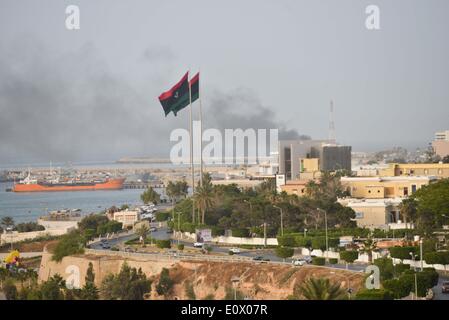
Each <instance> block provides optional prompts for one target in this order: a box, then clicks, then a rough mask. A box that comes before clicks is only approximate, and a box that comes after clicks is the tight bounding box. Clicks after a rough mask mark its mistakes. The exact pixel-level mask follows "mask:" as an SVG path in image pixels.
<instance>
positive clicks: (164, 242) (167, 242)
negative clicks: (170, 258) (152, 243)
mask: <svg viewBox="0 0 449 320" xmlns="http://www.w3.org/2000/svg"><path fill="white" fill-rule="evenodd" d="M156 245H157V246H158V248H161V249H163V248H168V249H170V248H171V242H170V240H156Z"/></svg>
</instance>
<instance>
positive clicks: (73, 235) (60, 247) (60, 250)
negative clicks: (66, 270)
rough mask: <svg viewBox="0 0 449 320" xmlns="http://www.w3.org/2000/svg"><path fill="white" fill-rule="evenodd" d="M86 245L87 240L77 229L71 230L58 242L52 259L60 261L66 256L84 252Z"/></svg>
mask: <svg viewBox="0 0 449 320" xmlns="http://www.w3.org/2000/svg"><path fill="white" fill-rule="evenodd" d="M84 245H85V240H84V238H83V237H82V236H81V235H80V234H79V233H78V232H77V231H73V232H70V233H68V234H66V235H64V236H62V238H61V240H60V241H59V242H58V243H57V245H56V247H55V249H54V250H53V257H52V259H53V260H54V261H57V262H59V261H61V260H62V258H64V257H66V256H70V255H73V254H81V253H83V252H84Z"/></svg>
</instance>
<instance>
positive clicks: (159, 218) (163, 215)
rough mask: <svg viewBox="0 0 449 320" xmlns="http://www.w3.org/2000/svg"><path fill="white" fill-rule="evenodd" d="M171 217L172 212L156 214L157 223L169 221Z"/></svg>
mask: <svg viewBox="0 0 449 320" xmlns="http://www.w3.org/2000/svg"><path fill="white" fill-rule="evenodd" d="M169 217H170V212H168V211H159V212H156V221H160V222H161V221H167V220H168V218H169Z"/></svg>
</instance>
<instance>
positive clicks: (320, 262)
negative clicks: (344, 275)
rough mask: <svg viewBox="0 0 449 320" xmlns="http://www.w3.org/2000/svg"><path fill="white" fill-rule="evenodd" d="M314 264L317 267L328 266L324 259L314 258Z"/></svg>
mask: <svg viewBox="0 0 449 320" xmlns="http://www.w3.org/2000/svg"><path fill="white" fill-rule="evenodd" d="M312 264H313V265H315V266H324V265H325V264H326V259H325V258H323V257H313V258H312Z"/></svg>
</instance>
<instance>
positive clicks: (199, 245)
mask: <svg viewBox="0 0 449 320" xmlns="http://www.w3.org/2000/svg"><path fill="white" fill-rule="evenodd" d="M193 246H194V247H195V248H202V247H203V246H204V243H202V242H194V243H193Z"/></svg>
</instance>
